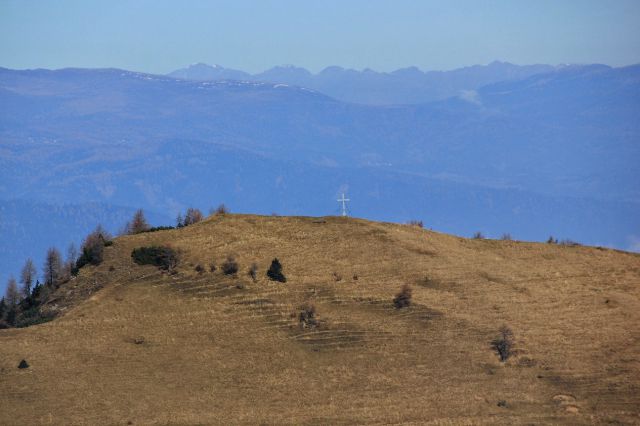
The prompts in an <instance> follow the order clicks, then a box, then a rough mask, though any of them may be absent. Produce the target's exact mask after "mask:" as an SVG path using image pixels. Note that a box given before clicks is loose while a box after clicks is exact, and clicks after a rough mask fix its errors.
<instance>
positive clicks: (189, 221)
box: [176, 207, 204, 228]
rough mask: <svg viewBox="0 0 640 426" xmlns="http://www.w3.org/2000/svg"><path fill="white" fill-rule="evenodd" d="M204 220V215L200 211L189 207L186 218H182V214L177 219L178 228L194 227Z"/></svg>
mask: <svg viewBox="0 0 640 426" xmlns="http://www.w3.org/2000/svg"><path fill="white" fill-rule="evenodd" d="M202 219H204V215H203V214H202V212H201V211H200V210H198V209H194V208H192V207H189V208H188V209H187V212H186V213H185V214H184V217H183V216H182V214H179V215H178V217H177V218H176V226H177V227H178V228H182V227H184V226H189V225H193V224H194V223H198V222H200V221H201V220H202Z"/></svg>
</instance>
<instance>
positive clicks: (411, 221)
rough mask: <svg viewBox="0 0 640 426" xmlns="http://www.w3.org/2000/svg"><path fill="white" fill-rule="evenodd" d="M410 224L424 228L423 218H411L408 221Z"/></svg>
mask: <svg viewBox="0 0 640 426" xmlns="http://www.w3.org/2000/svg"><path fill="white" fill-rule="evenodd" d="M407 225H409V226H417V227H418V228H424V223H422V221H421V220H410V221H409V222H407Z"/></svg>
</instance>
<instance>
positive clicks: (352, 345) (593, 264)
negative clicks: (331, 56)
mask: <svg viewBox="0 0 640 426" xmlns="http://www.w3.org/2000/svg"><path fill="white" fill-rule="evenodd" d="M152 244H171V245H172V246H173V247H174V248H176V249H178V250H180V251H181V262H180V264H179V266H178V268H177V274H175V275H169V274H163V273H161V272H159V271H158V270H157V269H155V268H154V267H151V266H144V267H142V266H137V265H135V264H133V262H132V261H131V257H130V253H131V250H132V249H133V248H135V247H139V246H142V245H152ZM105 255H106V258H105V262H104V263H103V264H102V265H100V266H98V267H89V266H88V267H85V268H83V270H82V271H81V273H80V275H79V277H78V278H76V279H74V280H72V281H71V282H69V283H67V284H63V285H62V286H61V287H60V289H59V291H58V292H57V293H56V295H55V300H53V301H52V302H51V303H50V305H49V308H50V309H56V310H58V311H61V312H63V313H64V314H63V315H62V316H61V317H59V318H58V319H56V320H54V321H53V322H50V323H47V324H42V325H38V326H34V327H30V328H27V329H18V330H0V377H1V378H2V382H3V392H2V393H0V422H2V423H12V422H16V423H20V424H33V423H45V422H50V423H127V422H132V423H133V424H137V423H172V424H195V423H216V424H230V423H262V422H267V423H279V424H281V423H295V424H300V423H321V424H327V423H331V424H340V423H354V422H367V423H425V422H428V421H432V422H436V421H437V422H440V423H465V422H472V423H476V424H477V423H481V424H482V423H486V424H530V423H536V424H605V423H611V422H618V423H634V422H637V421H638V418H639V416H640V412H639V411H638V407H640V399H639V395H640V393H638V392H637V390H638V386H640V363H639V359H638V350H637V349H638V346H637V345H638V342H639V341H640V334H639V333H638V330H637V327H634V325H635V324H637V323H638V321H639V320H640V317H639V312H640V309H639V308H640V289H639V288H638V282H640V257H639V256H638V255H634V254H629V253H621V252H615V251H612V250H600V249H596V248H590V247H568V246H556V245H548V244H533V243H517V242H510V241H487V240H466V239H461V238H456V237H452V236H448V235H444V234H438V233H434V232H429V231H424V230H421V229H419V228H416V227H412V226H406V225H393V224H385V223H375V222H368V221H363V220H354V219H344V218H335V217H326V218H302V217H260V216H245V215H224V216H214V217H212V218H209V219H208V220H206V221H205V222H202V223H200V224H197V225H193V226H190V227H187V228H183V229H180V230H173V231H162V232H156V233H151V234H141V235H135V236H126V237H121V238H118V239H117V240H115V243H114V244H113V246H111V247H108V248H107V249H106V253H105ZM228 255H234V256H235V257H236V259H237V261H238V262H239V265H240V273H239V274H238V277H236V278H231V277H225V276H224V275H223V274H222V273H221V272H220V270H219V269H218V270H217V271H216V272H214V273H211V272H209V271H208V270H207V272H204V273H202V274H198V273H197V272H195V271H194V266H195V265H196V264H203V265H205V266H206V265H208V264H209V263H210V262H215V263H216V264H217V265H218V266H219V265H220V264H221V262H222V261H223V260H224V259H225V258H226V257H227V256H228ZM274 257H278V259H280V261H281V262H282V265H283V268H284V273H285V275H286V276H287V282H286V283H276V282H272V281H269V280H268V279H267V278H266V277H265V270H266V269H267V267H268V266H269V263H270V262H271V260H272V259H273V258H274ZM252 262H256V263H257V265H258V274H257V282H253V281H252V280H251V279H250V278H249V277H248V276H247V275H246V272H245V271H246V270H247V268H248V267H249V265H250V264H251V263H252ZM356 275H357V279H356ZM336 276H338V277H341V279H340V280H337V279H336ZM427 278H428V279H427ZM405 283H409V284H411V285H412V287H413V299H412V301H413V304H412V305H411V306H410V307H409V308H405V309H400V310H397V309H394V307H393V304H392V298H393V297H394V294H395V293H396V292H397V291H398V289H399V288H400V286H401V285H403V284H405ZM98 289H99V290H98ZM305 301H308V302H310V303H313V304H315V306H316V312H317V319H318V320H319V325H318V326H317V327H316V328H301V326H300V322H299V320H298V316H297V313H298V312H299V311H298V308H299V306H300V305H301V304H303V303H304V302H305ZM550 312H553V315H549V313H550ZM502 325H506V326H508V327H510V328H511V329H512V330H513V333H514V336H515V342H516V344H515V354H514V355H513V356H512V357H511V358H509V359H508V360H507V361H506V362H505V363H502V362H500V361H499V359H498V356H497V354H496V353H495V352H494V351H493V350H492V348H491V345H490V341H491V339H493V338H494V337H495V336H496V335H497V332H498V328H499V327H501V326H502ZM23 358H24V359H26V360H27V361H28V363H29V364H30V367H29V369H26V370H19V369H17V368H16V366H17V365H18V363H19V361H20V360H21V359H23Z"/></svg>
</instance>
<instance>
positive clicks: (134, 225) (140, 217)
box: [129, 209, 150, 234]
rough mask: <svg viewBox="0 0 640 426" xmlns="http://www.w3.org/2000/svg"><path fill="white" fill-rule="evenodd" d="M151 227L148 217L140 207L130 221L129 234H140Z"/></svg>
mask: <svg viewBox="0 0 640 426" xmlns="http://www.w3.org/2000/svg"><path fill="white" fill-rule="evenodd" d="M149 228H150V226H149V224H148V223H147V219H146V218H145V217H144V212H143V211H142V209H138V210H137V211H136V212H135V214H134V215H133V219H131V223H129V234H139V233H140V232H144V231H146V230H148V229H149Z"/></svg>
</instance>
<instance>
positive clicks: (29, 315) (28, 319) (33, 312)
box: [15, 306, 53, 328]
mask: <svg viewBox="0 0 640 426" xmlns="http://www.w3.org/2000/svg"><path fill="white" fill-rule="evenodd" d="M52 319H53V316H51V315H47V314H44V313H42V312H41V311H40V308H39V307H38V306H32V307H31V308H29V309H27V310H24V311H22V312H21V313H20V315H19V316H18V317H17V319H16V324H15V326H16V327H17V328H23V327H29V326H32V325H36V324H44V323H45V322H49V321H51V320H52Z"/></svg>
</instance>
